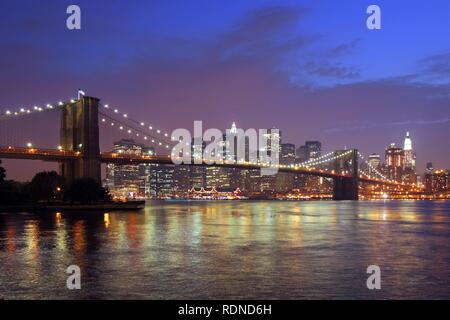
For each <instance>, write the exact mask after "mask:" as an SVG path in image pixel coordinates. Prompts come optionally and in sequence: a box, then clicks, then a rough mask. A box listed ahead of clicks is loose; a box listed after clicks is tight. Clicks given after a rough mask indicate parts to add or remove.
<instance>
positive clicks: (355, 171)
mask: <svg viewBox="0 0 450 320" xmlns="http://www.w3.org/2000/svg"><path fill="white" fill-rule="evenodd" d="M350 157H351V159H350V161H351V173H352V174H351V176H350V177H335V178H334V188H333V200H359V196H358V178H359V168H358V150H357V149H353V150H352V152H351V153H350Z"/></svg>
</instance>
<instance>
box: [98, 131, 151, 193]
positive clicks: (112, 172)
mask: <svg viewBox="0 0 450 320" xmlns="http://www.w3.org/2000/svg"><path fill="white" fill-rule="evenodd" d="M113 152H114V153H119V154H128V155H137V156H140V155H143V154H147V155H154V154H155V150H154V149H153V148H151V147H146V146H144V145H143V144H139V143H136V142H135V141H134V140H133V139H122V140H120V141H118V142H115V143H114V146H113ZM146 168H147V166H146V165H144V164H139V165H117V164H108V165H107V166H106V183H105V185H106V187H107V188H108V189H109V191H110V192H111V194H112V195H113V196H116V197H123V198H130V197H131V198H134V197H145V196H146V195H147V192H148V188H149V186H148V185H147V180H146Z"/></svg>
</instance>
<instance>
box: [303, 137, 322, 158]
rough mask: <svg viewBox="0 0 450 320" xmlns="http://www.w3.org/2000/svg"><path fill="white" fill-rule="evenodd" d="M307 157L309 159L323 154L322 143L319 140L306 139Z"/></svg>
mask: <svg viewBox="0 0 450 320" xmlns="http://www.w3.org/2000/svg"><path fill="white" fill-rule="evenodd" d="M305 147H306V157H307V160H308V161H309V160H312V159H317V158H319V157H320V156H321V155H322V143H320V142H319V141H306V142H305Z"/></svg>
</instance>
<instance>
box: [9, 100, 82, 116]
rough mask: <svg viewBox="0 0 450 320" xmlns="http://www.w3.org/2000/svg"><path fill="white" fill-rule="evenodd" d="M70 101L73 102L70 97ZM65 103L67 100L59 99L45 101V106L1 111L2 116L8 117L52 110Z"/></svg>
mask: <svg viewBox="0 0 450 320" xmlns="http://www.w3.org/2000/svg"><path fill="white" fill-rule="evenodd" d="M70 102H71V103H74V102H75V100H74V99H71V100H70ZM65 104H67V102H63V101H59V102H58V103H57V104H50V103H47V104H46V105H45V106H39V105H35V106H34V107H23V108H20V109H19V110H17V111H11V110H6V111H5V112H4V113H3V117H8V118H9V117H17V116H22V115H27V114H31V113H38V112H43V111H47V110H53V109H57V107H62V106H63V105H65Z"/></svg>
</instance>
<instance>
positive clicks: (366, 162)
mask: <svg viewBox="0 0 450 320" xmlns="http://www.w3.org/2000/svg"><path fill="white" fill-rule="evenodd" d="M358 156H359V157H360V158H361V160H363V161H364V163H365V164H367V165H368V166H369V168H370V169H371V171H373V172H375V173H376V174H377V175H379V176H380V177H381V178H382V179H383V180H387V181H388V182H394V181H392V180H390V179H388V178H387V177H386V176H385V175H383V174H382V173H381V172H379V171H378V170H377V169H376V168H374V167H373V166H372V165H371V164H370V162H368V161H367V160H366V159H365V158H364V156H363V155H362V154H361V153H360V152H359V151H358Z"/></svg>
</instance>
